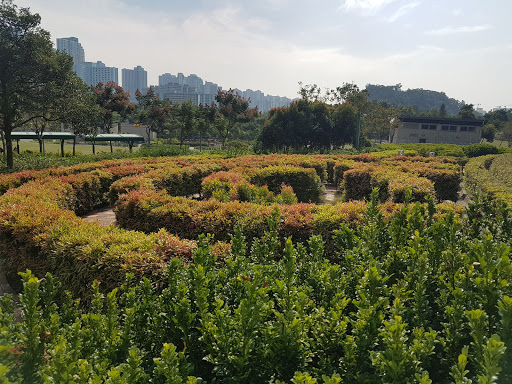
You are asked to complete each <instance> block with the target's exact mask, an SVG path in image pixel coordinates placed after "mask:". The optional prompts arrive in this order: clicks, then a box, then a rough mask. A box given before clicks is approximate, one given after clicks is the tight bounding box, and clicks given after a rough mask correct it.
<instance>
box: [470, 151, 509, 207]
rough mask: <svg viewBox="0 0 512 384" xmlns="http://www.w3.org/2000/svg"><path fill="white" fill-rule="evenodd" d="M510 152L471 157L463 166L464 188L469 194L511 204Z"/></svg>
mask: <svg viewBox="0 0 512 384" xmlns="http://www.w3.org/2000/svg"><path fill="white" fill-rule="evenodd" d="M511 169H512V154H510V153H507V154H503V155H488V156H482V157H477V158H474V159H471V160H470V161H469V162H468V163H467V164H466V168H465V181H466V188H467V189H468V192H470V193H471V195H473V196H476V195H478V194H481V195H482V196H484V197H486V198H489V199H493V200H498V201H501V202H504V203H506V204H508V205H509V206H510V205H512V174H511Z"/></svg>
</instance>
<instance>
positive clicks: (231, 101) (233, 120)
mask: <svg viewBox="0 0 512 384" xmlns="http://www.w3.org/2000/svg"><path fill="white" fill-rule="evenodd" d="M215 101H217V103H218V107H217V115H218V119H217V121H216V122H215V127H216V129H217V131H218V132H219V134H220V137H221V139H222V146H224V145H225V144H226V140H227V138H228V136H229V135H230V133H231V132H232V131H233V128H234V127H235V125H236V124H238V123H246V122H249V121H251V120H253V119H255V118H256V117H257V116H258V108H257V107H256V108H249V103H250V100H245V99H244V98H243V97H242V96H240V95H239V94H238V93H235V91H233V90H232V89H230V90H229V91H219V92H218V93H217V96H215Z"/></svg>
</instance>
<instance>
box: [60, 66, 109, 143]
mask: <svg viewBox="0 0 512 384" xmlns="http://www.w3.org/2000/svg"><path fill="white" fill-rule="evenodd" d="M64 94H65V95H66V97H65V100H63V102H62V103H61V104H60V111H59V116H60V117H59V119H60V121H62V122H63V123H65V124H67V125H68V126H69V127H70V128H71V129H72V130H73V133H74V134H76V135H82V136H86V135H94V134H96V131H97V123H98V121H99V120H100V119H101V114H102V112H103V111H102V109H101V108H100V106H99V105H98V104H97V103H96V95H95V94H94V92H93V91H92V89H91V87H89V86H87V84H85V83H84V82H83V81H82V80H81V79H80V78H78V77H76V76H75V77H74V78H73V79H72V80H71V81H70V82H68V83H67V84H66V87H65V92H64Z"/></svg>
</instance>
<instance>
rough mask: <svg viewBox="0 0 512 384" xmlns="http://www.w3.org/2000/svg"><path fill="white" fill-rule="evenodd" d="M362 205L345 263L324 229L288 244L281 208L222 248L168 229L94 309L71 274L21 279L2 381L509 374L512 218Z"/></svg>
mask: <svg viewBox="0 0 512 384" xmlns="http://www.w3.org/2000/svg"><path fill="white" fill-rule="evenodd" d="M52 182H54V183H55V181H52ZM55 186H57V184H55ZM61 188H64V189H65V190H69V187H66V186H65V185H64V184H62V183H61ZM26 192H27V193H28V192H29V191H28V189H27V190H26ZM134 192H140V191H134ZM153 193H155V191H153ZM9 194H10V195H12V198H14V195H13V193H12V192H9ZM44 199H47V200H48V201H49V200H50V199H51V196H49V195H47V196H46V197H44V196H43V200H44ZM174 199H178V198H174ZM1 201H2V200H1V199H0V202H1ZM62 203H64V201H62ZM356 204H360V205H365V212H363V214H362V222H361V225H356V226H354V227H353V228H349V227H348V226H341V227H340V229H339V230H338V231H337V233H336V245H335V248H336V251H337V252H338V253H339V255H340V257H339V259H338V261H337V262H336V263H333V262H330V261H328V260H326V258H325V251H326V247H325V245H326V244H325V243H324V241H323V240H322V238H321V237H320V236H311V237H309V238H308V239H307V240H306V241H304V242H303V243H302V244H298V243H293V242H292V241H291V240H290V239H288V240H283V239H280V238H279V236H278V232H277V231H278V226H279V225H280V223H281V222H282V220H283V216H281V214H280V213H279V212H278V211H277V210H275V209H273V210H272V212H271V213H270V214H269V216H268V217H269V220H268V222H267V223H266V229H265V233H264V235H263V236H262V237H261V238H258V239H254V240H253V241H251V242H249V241H247V237H246V236H245V234H244V233H243V232H242V231H241V230H240V227H237V229H236V230H235V231H234V233H233V235H232V236H231V247H230V248H229V250H228V254H227V256H226V255H223V256H220V255H218V254H216V253H214V252H213V248H214V247H213V246H212V238H211V236H206V235H201V236H200V237H199V239H198V240H197V242H195V246H194V247H192V248H189V249H188V255H187V256H186V257H183V252H182V251H181V250H180V248H181V247H182V246H183V245H180V244H179V243H178V239H177V238H175V237H170V236H167V235H166V234H165V233H164V232H160V234H158V240H157V241H158V248H157V249H159V253H158V254H159V255H160V256H159V257H162V258H164V259H165V261H166V263H165V265H164V264H161V267H162V270H161V272H160V273H158V274H156V273H155V274H151V275H146V278H144V276H143V275H140V274H136V271H137V270H131V269H130V268H127V269H126V270H127V271H129V272H130V273H129V274H128V275H127V276H126V280H124V281H123V282H122V283H119V284H118V285H117V286H116V287H115V288H114V287H113V286H111V285H110V281H109V280H104V281H102V282H101V283H99V282H94V283H92V284H87V285H88V286H89V287H90V286H91V285H92V288H89V289H88V290H89V292H88V293H83V294H84V295H86V296H87V297H89V298H90V300H89V301H88V305H87V306H85V307H84V306H80V303H79V301H78V300H75V299H74V298H73V297H72V296H71V295H70V294H69V293H64V292H63V290H62V288H67V286H68V285H69V284H70V281H61V280H60V279H61V277H59V278H58V279H55V278H54V277H53V276H51V275H49V274H47V275H45V278H44V279H38V278H37V277H36V276H35V275H33V274H32V273H31V272H27V273H24V274H23V275H22V278H23V283H24V290H23V295H22V296H21V310H22V313H23V322H22V323H20V324H16V323H15V321H14V313H13V311H14V308H15V306H14V304H13V303H12V301H10V300H9V298H6V297H4V298H2V299H1V300H0V372H2V375H3V377H2V378H3V380H4V381H5V382H18V383H20V384H23V383H31V382H37V381H38V380H42V381H43V382H59V381H60V382H63V381H64V382H65V381H66V380H68V379H69V378H73V380H74V381H76V382H156V383H159V382H173V383H180V382H181V383H198V382H208V383H211V382H236V383H265V382H273V383H315V382H319V383H321V382H323V383H343V382H350V383H358V384H359V383H369V382H372V383H382V384H383V383H393V384H394V383H410V382H419V383H431V382H434V383H445V382H460V383H464V382H495V383H498V384H500V383H508V382H509V380H510V372H511V369H512V368H511V364H512V363H511V360H510V359H509V358H508V357H509V355H510V353H509V348H510V347H511V345H510V341H511V337H510V329H511V328H510V322H511V319H512V299H511V297H512V296H511V293H512V283H511V281H512V280H511V277H512V264H511V261H510V248H509V246H510V245H511V244H510V242H511V240H510V239H512V236H511V234H512V227H511V226H508V225H507V224H506V223H508V222H510V221H512V218H511V217H510V213H505V212H504V211H495V210H494V209H493V207H484V206H482V205H479V206H477V205H475V206H473V207H472V208H471V210H469V211H468V217H467V218H464V217H457V216H455V215H453V214H450V213H448V214H445V215H442V216H437V215H438V213H436V207H435V206H434V205H433V204H432V203H430V205H429V206H427V207H425V206H423V205H420V204H415V205H410V204H405V205H403V206H400V208H399V210H395V211H394V213H393V214H392V215H391V216H389V217H386V216H384V214H383V213H382V212H381V211H380V210H379V209H378V207H379V206H378V205H377V193H376V192H373V193H372V196H371V199H370V202H369V204H368V205H366V204H365V203H363V202H360V201H359V202H356ZM388 204H390V203H388ZM329 208H330V209H332V207H329ZM331 212H333V211H331ZM329 217H330V215H329V214H328V213H327V214H326V215H325V217H324V219H326V220H327V219H328V218H329ZM477 217H479V218H480V221H479V222H480V224H481V226H480V227H479V228H478V230H476V229H475V219H476V218H477ZM130 235H131V236H133V233H132V234H130ZM70 236H71V235H70ZM70 240H71V237H66V238H65V240H64V242H63V243H66V242H68V241H70ZM103 240H105V239H103ZM503 241H504V242H503ZM190 243H191V242H190ZM181 244H183V243H181ZM76 245H77V243H76V242H75V248H80V247H76ZM98 246H99V245H98V244H95V245H94V248H97V247H98ZM71 249H72V248H70V249H69V250H64V249H63V252H64V251H66V252H69V251H70V250H71ZM76 252H78V251H76ZM90 257H92V255H91V256H90ZM105 262H106V260H102V264H103V263H105ZM77 272H78V270H77V271H75V273H77ZM108 272H109V273H112V270H109V271H108ZM100 276H101V275H100ZM107 276H108V273H106V274H105V276H102V277H104V278H105V277H107ZM62 277H64V276H62ZM91 277H93V276H91Z"/></svg>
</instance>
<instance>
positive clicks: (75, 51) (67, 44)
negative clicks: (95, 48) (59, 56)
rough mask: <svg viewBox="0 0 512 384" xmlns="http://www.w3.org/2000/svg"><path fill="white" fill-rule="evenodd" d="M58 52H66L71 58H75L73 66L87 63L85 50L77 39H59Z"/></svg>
mask: <svg viewBox="0 0 512 384" xmlns="http://www.w3.org/2000/svg"><path fill="white" fill-rule="evenodd" d="M57 51H62V52H66V53H67V54H68V55H69V56H71V57H72V58H73V65H76V64H78V63H83V62H84V61H85V52H84V49H83V47H82V44H80V43H79V42H78V39H77V38H76V37H63V38H61V39H57Z"/></svg>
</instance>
